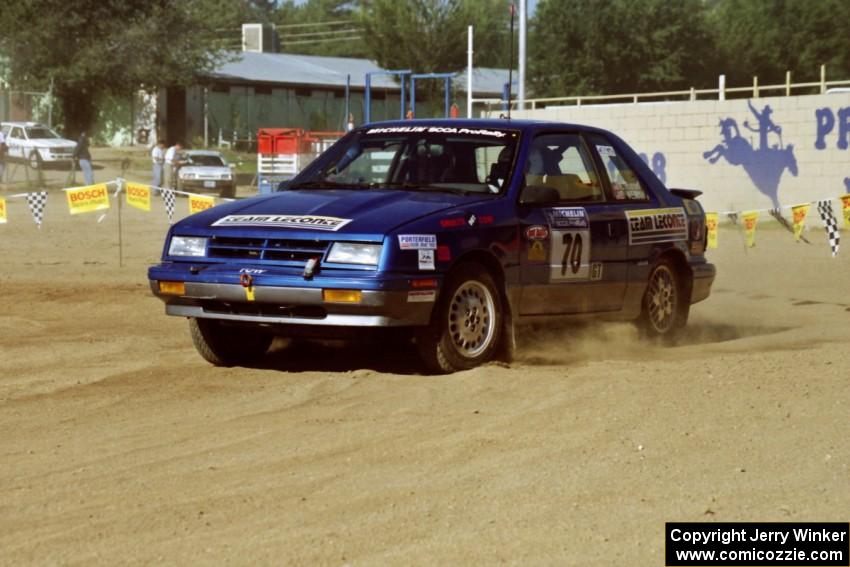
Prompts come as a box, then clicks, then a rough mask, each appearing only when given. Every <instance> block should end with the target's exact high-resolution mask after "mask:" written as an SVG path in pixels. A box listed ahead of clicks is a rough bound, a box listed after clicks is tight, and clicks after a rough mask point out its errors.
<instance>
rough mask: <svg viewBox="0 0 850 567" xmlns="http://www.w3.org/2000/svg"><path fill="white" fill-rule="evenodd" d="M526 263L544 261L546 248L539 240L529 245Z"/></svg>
mask: <svg viewBox="0 0 850 567" xmlns="http://www.w3.org/2000/svg"><path fill="white" fill-rule="evenodd" d="M528 261H529V262H545V261H546V247H545V246H543V242H542V241H541V240H535V241H534V242H532V243H531V246H529V247H528Z"/></svg>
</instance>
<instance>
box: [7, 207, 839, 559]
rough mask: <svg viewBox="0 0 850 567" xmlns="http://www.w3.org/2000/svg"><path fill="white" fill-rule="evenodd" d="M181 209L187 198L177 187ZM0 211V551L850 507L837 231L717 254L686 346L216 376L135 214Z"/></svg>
mask: <svg viewBox="0 0 850 567" xmlns="http://www.w3.org/2000/svg"><path fill="white" fill-rule="evenodd" d="M178 207H185V202H182V201H181V202H180V203H178ZM9 217H10V219H9V223H8V224H6V225H0V258H2V259H3V268H2V270H0V291H2V303H0V305H2V308H0V359H2V370H0V431H2V432H3V433H2V436H0V563H3V564H9V565H20V564H31V563H37V564H65V563H71V564H104V565H115V564H151V563H164V564H196V563H201V564H204V563H216V564H220V563H225V564H241V565H250V564H268V563H273V564H286V565H342V564H346V563H348V564H351V565H385V564H400V565H410V564H422V565H431V564H441V565H451V564H454V565H458V564H473V563H475V564H494V563H508V564H517V565H529V564H559V565H593V564H598V565H611V564H621V565H626V564H628V565H662V564H663V558H662V554H663V533H664V522H665V521H702V520H709V521H790V520H811V521H827V520H831V521H847V519H848V518H847V511H848V510H850V490H848V486H850V471H848V464H850V454H848V449H850V440H849V439H850V436H848V423H850V420H848V417H850V416H848V413H850V412H848V407H850V388H848V378H850V348H848V339H850V293H848V291H850V283H848V282H850V248H848V246H850V238H847V233H845V241H846V244H845V248H844V250H842V255H841V256H840V257H839V258H838V259H832V258H830V257H829V252H828V248H827V247H826V245H825V244H824V237H823V235H822V234H821V231H820V230H817V231H815V230H813V231H812V232H811V233H810V239H811V240H813V242H814V244H813V245H812V246H807V245H804V244H795V243H794V242H793V240H792V238H791V237H790V235H788V234H786V233H782V232H779V231H778V230H771V229H768V228H767V225H768V224H769V223H767V222H765V223H763V225H764V226H765V228H764V229H762V227H761V226H760V227H759V233H758V235H757V240H758V246H757V247H756V248H755V249H752V250H749V251H745V250H744V248H743V246H742V243H741V238H740V236H739V235H738V234H736V233H734V232H732V231H731V230H726V231H724V232H721V248H720V249H719V250H717V251H715V253H714V254H712V258H713V261H714V262H715V263H716V264H717V266H718V269H719V277H718V281H717V283H716V289H715V293H714V295H713V296H712V297H711V298H710V299H709V300H708V301H706V302H704V303H702V304H700V305H698V306H696V307H695V308H694V309H693V311H692V321H691V326H690V332H689V336H688V340H687V341H686V344H685V345H683V346H680V347H677V348H672V349H665V348H660V347H653V346H650V345H647V344H645V343H642V342H640V341H639V340H638V339H637V337H636V333H635V332H634V331H633V329H632V327H631V326H629V325H620V324H615V325H600V326H589V327H581V328H579V329H575V328H571V327H560V328H556V329H541V328H538V329H534V330H529V331H527V332H525V333H523V335H522V337H521V349H520V358H519V360H518V361H517V362H516V363H514V364H512V365H510V367H505V366H500V365H491V366H487V367H484V368H480V369H477V370H473V371H469V372H462V373H459V374H455V375H452V376H443V377H428V376H420V375H417V374H416V367H415V366H414V365H413V364H411V363H410V362H409V361H408V360H407V356H408V353H396V354H394V355H392V356H389V357H388V356H386V355H385V353H384V352H382V351H381V349H379V348H376V347H371V348H366V347H362V346H348V347H345V346H338V347H328V348H326V349H322V348H319V347H316V346H308V347H303V348H300V349H298V350H297V351H296V350H295V349H294V348H287V346H286V345H285V344H279V345H276V351H275V352H274V353H273V354H272V355H270V356H269V357H268V360H267V363H266V365H265V366H264V367H262V368H231V369H221V368H213V367H211V366H209V365H207V364H206V363H204V362H203V360H201V358H200V357H199V356H197V355H196V354H195V352H194V350H193V348H192V346H191V343H190V340H189V337H188V332H187V325H186V322H185V321H183V320H180V319H176V318H170V317H166V316H165V315H164V313H163V307H162V305H161V304H160V302H159V301H158V300H156V299H154V298H153V297H152V296H151V295H150V293H149V292H148V289H147V283H146V279H145V269H146V267H147V265H148V264H149V263H152V262H154V261H155V260H156V258H157V256H158V255H159V252H160V247H161V245H162V237H163V234H164V232H165V229H166V226H167V225H166V221H165V218H164V217H165V215H164V214H163V212H162V210H161V209H160V208H159V204H158V203H157V205H156V206H155V208H154V211H153V213H150V214H145V213H142V212H140V211H136V210H133V209H129V210H125V214H124V219H123V220H124V225H125V227H124V228H125V234H124V240H125V245H126V250H125V266H124V267H123V268H119V267H118V266H117V260H118V249H117V218H116V214H115V211H114V210H113V211H111V212H110V213H109V214H108V215H107V216H106V217H105V218H104V219H103V220H102V221H101V222H98V215H97V214H90V215H80V216H78V217H71V216H70V215H68V213H67V209H66V207H65V205H64V203H62V201H61V195H56V194H51V201H50V202H49V205H48V210H47V215H46V219H45V223H44V226H43V228H42V229H41V230H40V231H39V230H37V229H36V228H35V226H34V225H33V224H32V222H31V220H30V217H29V213H28V211H27V210H26V207H25V204H24V203H23V202H21V201H15V202H12V201H10V204H9Z"/></svg>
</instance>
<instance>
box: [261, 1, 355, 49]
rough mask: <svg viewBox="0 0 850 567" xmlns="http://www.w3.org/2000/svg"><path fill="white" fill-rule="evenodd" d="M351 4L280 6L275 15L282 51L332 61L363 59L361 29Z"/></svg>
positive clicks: (288, 3) (282, 4) (308, 3)
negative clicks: (337, 59) (326, 56)
mask: <svg viewBox="0 0 850 567" xmlns="http://www.w3.org/2000/svg"><path fill="white" fill-rule="evenodd" d="M357 9H358V8H357V3H356V2H352V0H307V1H306V2H301V3H296V2H295V1H294V0H288V1H286V2H281V3H280V5H279V6H278V8H277V10H276V11H275V12H274V16H273V20H274V23H276V24H277V26H278V27H277V32H278V36H279V38H280V47H281V51H283V52H286V53H304V54H308V55H328V56H335V57H366V56H367V55H368V52H367V50H366V47H365V44H364V43H363V26H362V25H361V23H360V21H359V20H358V19H357Z"/></svg>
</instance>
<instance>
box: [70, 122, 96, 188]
mask: <svg viewBox="0 0 850 567" xmlns="http://www.w3.org/2000/svg"><path fill="white" fill-rule="evenodd" d="M74 159H75V160H77V162H78V163H79V164H80V170H81V171H82V172H83V179H84V180H85V184H86V185H94V172H93V171H92V167H91V154H90V153H89V137H88V136H87V135H86V133H85V132H82V133H81V134H80V138H79V139H78V140H77V147H76V148H74Z"/></svg>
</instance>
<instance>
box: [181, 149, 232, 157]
mask: <svg viewBox="0 0 850 567" xmlns="http://www.w3.org/2000/svg"><path fill="white" fill-rule="evenodd" d="M183 153H185V154H186V155H188V156H216V157H220V158H223V157H224V156H223V155H222V154H221V152H217V151H215V150H186V151H185V152H183Z"/></svg>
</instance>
